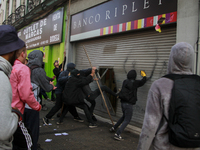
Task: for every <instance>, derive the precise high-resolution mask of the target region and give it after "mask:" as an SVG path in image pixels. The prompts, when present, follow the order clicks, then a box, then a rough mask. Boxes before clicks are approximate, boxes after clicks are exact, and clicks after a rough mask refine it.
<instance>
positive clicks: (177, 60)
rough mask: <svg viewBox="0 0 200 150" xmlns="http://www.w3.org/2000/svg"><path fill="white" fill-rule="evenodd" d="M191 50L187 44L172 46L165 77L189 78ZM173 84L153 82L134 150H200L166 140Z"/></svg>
mask: <svg viewBox="0 0 200 150" xmlns="http://www.w3.org/2000/svg"><path fill="white" fill-rule="evenodd" d="M193 60H194V49H193V48H192V46H191V45H190V44H188V43H185V42H181V43H177V44H175V45H174V46H173V47H172V49H171V53H170V57H169V63H168V74H192V68H193ZM172 87H173V81H172V80H170V79H167V78H160V79H158V80H156V81H154V82H153V84H152V85H151V88H150V90H149V93H148V97H147V105H146V110H145V117H144V122H143V126H142V132H141V134H140V139H139V143H138V148H137V150H149V149H150V147H151V149H152V150H200V148H196V149H195V148H179V147H175V146H173V145H171V144H170V143H169V140H168V127H167V125H168V124H167V121H166V120H165V119H164V117H163V113H164V114H165V116H166V117H167V118H168V110H169V102H170V98H171V90H172Z"/></svg>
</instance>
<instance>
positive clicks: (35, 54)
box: [24, 50, 56, 150]
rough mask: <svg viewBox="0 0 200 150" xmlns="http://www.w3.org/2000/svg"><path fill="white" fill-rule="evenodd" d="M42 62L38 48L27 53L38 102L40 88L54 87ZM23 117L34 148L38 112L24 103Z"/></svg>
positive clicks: (36, 136)
mask: <svg viewBox="0 0 200 150" xmlns="http://www.w3.org/2000/svg"><path fill="white" fill-rule="evenodd" d="M42 62H43V53H42V52H41V51H40V50H34V51H32V52H31V53H29V55H28V64H27V66H28V67H29V68H30V70H31V84H32V86H33V91H34V95H35V98H36V100H37V101H38V102H40V101H41V100H40V98H39V92H40V88H42V89H44V90H45V91H46V92H50V91H52V90H53V89H56V87H54V85H53V82H51V81H49V80H48V79H47V77H46V72H45V71H44V69H43V68H42ZM24 118H25V123H26V124H27V126H28V127H29V128H30V129H31V131H32V139H33V147H32V150H36V149H37V142H38V138H39V112H37V111H35V110H32V109H31V108H30V107H29V106H28V105H26V108H25V111H24Z"/></svg>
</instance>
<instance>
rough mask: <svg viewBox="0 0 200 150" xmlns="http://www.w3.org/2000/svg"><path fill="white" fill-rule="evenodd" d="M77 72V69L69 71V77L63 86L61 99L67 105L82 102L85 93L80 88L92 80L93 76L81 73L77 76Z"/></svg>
mask: <svg viewBox="0 0 200 150" xmlns="http://www.w3.org/2000/svg"><path fill="white" fill-rule="evenodd" d="M90 70H91V69H90ZM78 73H81V72H80V71H78V70H77V69H74V70H73V71H71V77H70V78H69V79H68V82H67V83H66V85H65V88H64V92H63V101H64V103H66V104H68V105H77V104H81V103H84V98H85V95H84V93H83V90H82V88H83V87H84V86H85V85H88V84H89V83H90V82H92V81H93V77H92V76H91V75H88V76H87V77H83V76H81V75H79V76H77V74H78Z"/></svg>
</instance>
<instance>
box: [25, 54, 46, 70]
mask: <svg viewBox="0 0 200 150" xmlns="http://www.w3.org/2000/svg"><path fill="white" fill-rule="evenodd" d="M42 63H43V53H42V52H41V51H40V50H34V51H32V52H30V53H29V55H28V64H27V65H28V66H29V67H31V66H33V65H37V66H39V67H42Z"/></svg>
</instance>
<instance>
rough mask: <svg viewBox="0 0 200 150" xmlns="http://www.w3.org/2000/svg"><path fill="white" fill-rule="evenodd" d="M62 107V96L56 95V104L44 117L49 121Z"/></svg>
mask: <svg viewBox="0 0 200 150" xmlns="http://www.w3.org/2000/svg"><path fill="white" fill-rule="evenodd" d="M61 107H62V94H56V103H55V105H54V106H53V107H52V108H51V110H50V111H49V113H48V114H47V115H46V118H47V119H51V118H52V117H53V116H54V115H55V114H56V112H58V110H60V108H61Z"/></svg>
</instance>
